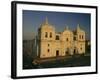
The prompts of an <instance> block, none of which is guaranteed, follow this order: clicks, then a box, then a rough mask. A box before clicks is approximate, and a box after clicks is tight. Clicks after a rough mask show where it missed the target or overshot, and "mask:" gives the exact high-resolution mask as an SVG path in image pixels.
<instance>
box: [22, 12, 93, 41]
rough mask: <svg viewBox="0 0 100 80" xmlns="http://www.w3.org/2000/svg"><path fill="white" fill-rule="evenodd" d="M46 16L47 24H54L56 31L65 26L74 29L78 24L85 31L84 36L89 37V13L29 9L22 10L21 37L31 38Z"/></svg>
mask: <svg viewBox="0 0 100 80" xmlns="http://www.w3.org/2000/svg"><path fill="white" fill-rule="evenodd" d="M46 17H47V18H48V22H49V24H52V25H54V27H55V29H56V32H62V31H63V30H64V29H65V27H66V26H68V27H69V29H70V30H75V29H76V27H77V24H80V26H81V28H82V29H83V30H85V31H86V38H87V39H90V26H91V25H90V21H91V15H90V14H87V13H69V12H51V11H50V12H49V11H31V10H23V39H24V40H27V39H28V40H29V39H33V37H34V35H36V34H37V30H38V28H39V27H40V25H41V24H42V23H43V22H44V21H45V19H46Z"/></svg>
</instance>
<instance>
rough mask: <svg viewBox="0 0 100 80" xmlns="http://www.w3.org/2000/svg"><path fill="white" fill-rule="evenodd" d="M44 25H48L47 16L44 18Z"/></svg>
mask: <svg viewBox="0 0 100 80" xmlns="http://www.w3.org/2000/svg"><path fill="white" fill-rule="evenodd" d="M45 24H48V18H47V16H46V19H45Z"/></svg>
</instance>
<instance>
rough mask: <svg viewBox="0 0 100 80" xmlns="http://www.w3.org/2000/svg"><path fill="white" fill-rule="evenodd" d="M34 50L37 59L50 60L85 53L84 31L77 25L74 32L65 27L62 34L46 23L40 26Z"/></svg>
mask: <svg viewBox="0 0 100 80" xmlns="http://www.w3.org/2000/svg"><path fill="white" fill-rule="evenodd" d="M35 47H36V48H35V50H36V53H37V56H38V57H39V58H50V57H58V56H67V55H74V54H84V53H85V31H84V30H82V29H81V28H80V25H79V24H78V25H77V28H76V30H75V31H71V30H70V29H68V27H66V28H65V29H64V30H63V31H62V32H60V33H58V32H56V31H55V27H54V26H52V25H51V24H49V22H48V20H47V18H46V21H45V22H44V23H43V24H41V25H40V27H39V29H38V35H37V38H36V46H35Z"/></svg>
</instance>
